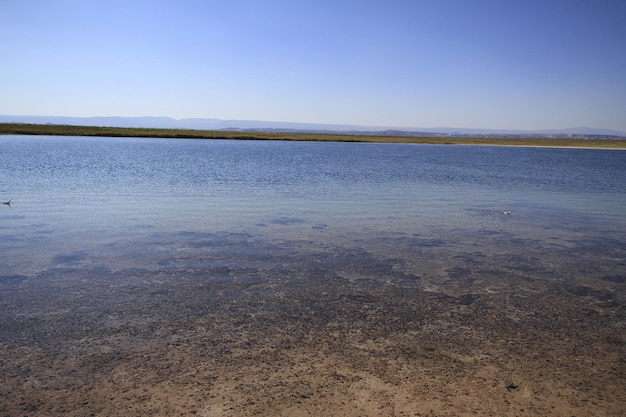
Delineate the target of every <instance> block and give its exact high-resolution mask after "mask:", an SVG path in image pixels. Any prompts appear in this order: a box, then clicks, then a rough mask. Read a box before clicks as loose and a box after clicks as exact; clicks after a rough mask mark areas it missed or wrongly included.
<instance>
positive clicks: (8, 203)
mask: <svg viewBox="0 0 626 417" xmlns="http://www.w3.org/2000/svg"><path fill="white" fill-rule="evenodd" d="M2 204H5V205H7V206H9V207H11V200H9V201H3V202H2Z"/></svg>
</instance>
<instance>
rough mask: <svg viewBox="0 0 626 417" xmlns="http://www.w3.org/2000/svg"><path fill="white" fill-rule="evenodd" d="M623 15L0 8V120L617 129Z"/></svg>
mask: <svg viewBox="0 0 626 417" xmlns="http://www.w3.org/2000/svg"><path fill="white" fill-rule="evenodd" d="M625 19H626V3H624V2H619V1H611V0H602V1H596V2H586V1H565V0H549V1H538V0H530V1H526V2H496V1H490V0H478V1H475V2H466V1H461V0H446V1H438V2H428V1H419V0H414V1H400V0H398V1H392V2H389V1H385V2H383V1H382V0H381V1H355V0H339V1H332V2H331V1H324V0H321V1H300V2H287V1H284V0H273V1H267V2H254V1H248V0H234V1H231V2H213V1H208V2H194V1H183V2H170V1H150V2H148V1H142V0H139V1H135V2H122V1H117V0H114V1H107V2H103V1H94V2H81V1H77V0H66V1H60V2H40V1H35V0H23V1H17V0H9V1H5V2H2V3H1V4H0V52H1V53H2V56H3V57H4V65H3V66H2V67H0V88H1V89H2V91H3V94H2V96H1V97H0V114H10V115H44V116H59V117H62V116H65V117H107V116H119V117H146V116H149V117H171V118H175V119H187V118H216V119H223V120H258V121H277V122H283V123H284V122H287V123H289V122H291V123H315V124H339V125H359V126H385V127H390V128H407V127H416V128H421V127H424V128H434V127H450V128H468V129H494V130H531V131H532V130H546V129H557V130H559V129H565V128H573V127H581V126H588V127H592V128H596V129H610V130H615V131H619V132H626V77H624V76H623V68H624V67H625V64H626V49H625V48H624V47H623V43H624V41H625V40H626V27H624V25H623V23H622V22H623V21H624V20H625Z"/></svg>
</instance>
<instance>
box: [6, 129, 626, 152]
mask: <svg viewBox="0 0 626 417" xmlns="http://www.w3.org/2000/svg"><path fill="white" fill-rule="evenodd" d="M0 134H5V135H41V136H101V137H135V138H170V139H172V138H180V139H234V140H236V139H239V140H293V141H323V142H378V143H416V144H440V145H443V144H446V145H513V146H545V147H584V148H612V149H626V139H578V138H576V139H561V138H519V137H515V138H506V137H480V138H478V137H477V138H472V137H434V136H433V137H422V136H382V135H381V136H376V135H353V134H339V133H329V134H323V133H285V132H233V131H219V130H193V129H156V128H129V127H105V126H70V125H39V124H19V123H15V124H13V123H0Z"/></svg>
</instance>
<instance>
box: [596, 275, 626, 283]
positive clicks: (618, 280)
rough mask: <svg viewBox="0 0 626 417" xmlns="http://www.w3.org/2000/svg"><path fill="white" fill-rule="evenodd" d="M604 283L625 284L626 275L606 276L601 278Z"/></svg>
mask: <svg viewBox="0 0 626 417" xmlns="http://www.w3.org/2000/svg"><path fill="white" fill-rule="evenodd" d="M600 279H601V280H602V281H608V282H615V283H617V284H623V283H625V282H626V275H605V276H603V277H600Z"/></svg>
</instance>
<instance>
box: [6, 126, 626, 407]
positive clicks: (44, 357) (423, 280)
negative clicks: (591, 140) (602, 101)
mask: <svg viewBox="0 0 626 417" xmlns="http://www.w3.org/2000/svg"><path fill="white" fill-rule="evenodd" d="M0 197H1V198H2V200H5V201H8V200H9V199H10V200H11V205H10V206H9V205H3V206H2V207H0V209H1V210H0V265H1V266H0V317H1V319H2V327H0V355H1V357H0V366H1V370H2V375H4V376H5V377H4V378H3V382H1V383H0V384H2V386H0V393H1V394H2V398H3V399H2V400H0V413H2V414H6V415H11V414H17V413H22V414H29V413H30V414H35V415H36V414H41V415H49V414H55V413H61V412H62V413H65V414H68V415H89V414H92V413H93V414H94V415H113V414H119V413H124V412H125V413H128V412H135V413H137V414H156V415H225V416H235V415H304V414H306V413H312V414H316V415H402V414H401V412H404V415H432V414H434V415H471V414H475V413H478V414H481V415H503V414H504V415H507V414H515V415H524V414H528V415H532V414H553V415H559V414H555V413H557V411H555V410H558V413H561V414H562V415H572V414H576V413H578V414H586V415H598V414H600V415H602V414H603V415H622V414H624V412H625V411H626V410H624V405H623V401H622V400H621V399H623V398H624V396H625V395H626V392H625V391H626V389H625V388H624V387H626V384H625V382H626V381H625V378H624V375H626V359H625V357H624V350H623V346H624V343H625V342H626V340H625V339H626V334H625V332H626V330H625V327H624V326H625V323H626V321H625V314H624V313H625V306H626V256H625V255H626V208H625V207H626V153H625V152H623V151H608V150H589V149H539V148H517V147H515V148H511V147H492V146H456V145H403V144H372V143H308V142H279V141H277V142H274V141H269V142H259V141H228V140H183V139H171V140H170V139H136V138H132V139H131V138H106V139H102V138H83V137H20V136H0Z"/></svg>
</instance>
